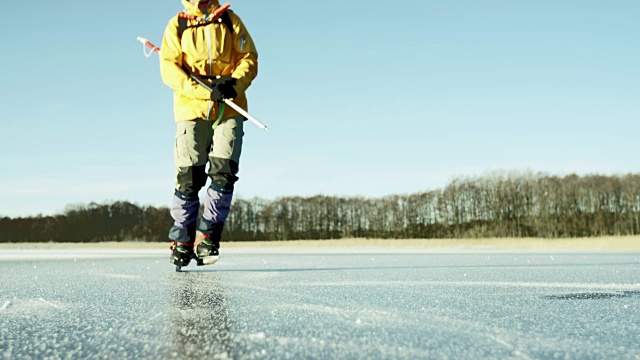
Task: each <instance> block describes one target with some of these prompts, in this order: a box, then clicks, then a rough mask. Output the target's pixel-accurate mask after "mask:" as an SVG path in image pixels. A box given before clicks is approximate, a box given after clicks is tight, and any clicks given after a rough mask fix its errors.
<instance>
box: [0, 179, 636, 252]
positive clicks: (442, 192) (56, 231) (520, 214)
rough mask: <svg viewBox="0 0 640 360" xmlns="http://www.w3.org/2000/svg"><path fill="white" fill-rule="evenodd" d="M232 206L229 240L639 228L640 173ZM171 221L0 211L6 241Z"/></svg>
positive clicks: (74, 209)
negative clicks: (12, 214)
mask: <svg viewBox="0 0 640 360" xmlns="http://www.w3.org/2000/svg"><path fill="white" fill-rule="evenodd" d="M231 209H232V210H231V214H230V216H229V219H228V221H227V224H226V226H225V233H224V239H225V240H226V241H249V240H296V239H341V238H383V239H389V238H397V239H403V238H406V239H409V238H427V239H436V238H483V237H542V238H564V237H591V236H605V235H636V234H639V233H640V217H639V212H640V174H628V175H612V176H605V175H585V176H578V175H575V174H573V175H567V176H552V175H547V174H542V173H537V174H533V173H494V174H490V175H485V176H479V177H459V178H455V179H453V180H452V181H451V182H450V183H449V184H448V185H447V186H446V187H445V188H444V189H437V190H432V191H426V192H421V193H415V194H406V195H390V196H386V197H382V198H364V197H336V196H313V197H297V196H292V197H282V198H278V199H275V200H265V199H261V198H253V199H242V198H236V199H235V200H234V203H233V206H232V208H231ZM171 224H172V219H171V217H170V216H169V210H168V208H166V207H160V208H156V207H153V206H139V205H135V204H132V203H129V202H123V201H121V202H115V203H112V204H95V203H91V204H89V205H75V206H71V207H68V209H67V210H66V211H65V212H64V213H63V214H60V215H54V216H34V217H26V218H8V217H4V218H0V242H41V241H52V242H101V241H124V240H137V241H165V240H166V235H167V231H168V229H169V227H170V226H171Z"/></svg>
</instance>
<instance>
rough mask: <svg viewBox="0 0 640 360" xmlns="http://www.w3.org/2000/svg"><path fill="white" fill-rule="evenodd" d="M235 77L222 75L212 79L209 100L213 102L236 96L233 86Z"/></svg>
mask: <svg viewBox="0 0 640 360" xmlns="http://www.w3.org/2000/svg"><path fill="white" fill-rule="evenodd" d="M236 81H237V80H236V79H234V78H232V77H231V76H222V77H219V78H217V79H215V80H214V81H213V84H212V85H211V100H213V101H215V102H223V101H224V99H235V98H236V97H237V96H238V93H237V92H236V89H234V88H233V86H234V85H235V84H236Z"/></svg>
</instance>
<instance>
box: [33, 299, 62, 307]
mask: <svg viewBox="0 0 640 360" xmlns="http://www.w3.org/2000/svg"><path fill="white" fill-rule="evenodd" d="M38 300H40V301H41V302H43V303H45V304H47V305H49V306H51V307H54V308H56V309H64V308H63V307H62V306H58V305H56V304H54V303H52V302H50V301H47V300H45V299H44V298H39V299H38Z"/></svg>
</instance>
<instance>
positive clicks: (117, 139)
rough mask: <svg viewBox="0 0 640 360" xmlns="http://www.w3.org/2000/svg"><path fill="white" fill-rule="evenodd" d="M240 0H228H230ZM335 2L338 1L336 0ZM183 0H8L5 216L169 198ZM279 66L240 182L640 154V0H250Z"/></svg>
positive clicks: (395, 177)
mask: <svg viewBox="0 0 640 360" xmlns="http://www.w3.org/2000/svg"><path fill="white" fill-rule="evenodd" d="M223 2H224V1H223ZM331 6H335V8H331ZM181 8H182V7H181V5H180V1H179V0H165V1H151V0H140V1H126V2H125V1H122V0H111V1H99V2H93V1H80V0H71V1H55V2H50V1H38V0H36V1H35V2H30V3H29V4H28V5H25V4H24V3H21V2H15V1H12V2H7V3H6V4H4V5H3V9H2V10H3V11H2V12H1V13H0V34H1V35H0V36H1V37H2V42H1V43H2V56H0V79H2V80H1V85H0V86H1V90H2V93H1V95H2V96H1V97H0V104H1V105H2V112H1V114H2V115H0V116H1V120H0V155H1V161H0V215H8V216H23V215H25V216H26V215H36V214H39V213H42V214H55V213H59V212H62V211H64V208H65V206H66V205H67V204H76V203H89V202H92V201H95V202H98V203H103V202H110V201H115V200H127V201H132V202H135V203H137V204H140V205H167V204H168V203H169V201H170V199H171V196H172V192H173V176H174V175H173V172H174V170H173V136H174V123H173V116H172V103H171V101H172V100H171V91H170V89H169V88H167V87H166V86H165V85H164V84H163V83H162V81H161V79H160V74H159V68H158V61H157V57H155V56H153V57H151V58H149V59H147V58H145V57H144V56H143V55H142V48H141V45H140V44H139V43H138V42H136V36H138V35H141V36H144V37H147V38H149V39H150V40H152V41H153V42H156V43H160V41H161V38H162V32H163V30H164V27H165V25H166V22H167V21H168V19H169V18H170V17H172V16H173V15H174V14H175V13H176V12H178V11H180V10H181ZM232 8H233V9H234V10H235V11H236V12H237V13H238V14H239V15H240V16H241V17H242V19H243V20H244V22H245V23H246V25H247V27H248V29H249V31H250V32H251V33H252V36H253V37H254V40H255V41H256V43H257V46H258V50H259V53H260V61H259V63H260V73H259V75H258V78H257V79H256V81H255V82H254V85H253V86H252V88H251V89H250V90H249V101H250V111H251V113H252V114H254V115H255V116H256V117H257V118H259V119H260V120H262V121H263V122H265V123H266V124H267V125H268V126H269V128H270V130H271V132H269V133H264V132H262V131H261V130H259V129H258V128H256V127H254V126H253V125H251V124H250V123H247V125H246V136H245V147H244V152H243V157H242V160H241V164H240V174H239V176H240V181H239V183H238V184H237V192H236V193H237V195H238V196H240V197H243V198H251V197H254V196H258V197H263V198H267V199H273V198H276V197H279V196H286V195H300V196H311V195H316V194H324V195H346V196H351V195H362V196H374V197H378V196H384V195H390V194H401V193H415V192H421V191H425V190H430V189H435V188H440V187H443V186H445V185H446V184H447V183H448V181H449V180H450V179H451V178H452V177H455V176H468V175H469V176H474V175H481V174H483V173H485V172H487V171H493V170H498V169H502V170H532V171H534V172H538V171H542V172H548V173H552V174H559V175H561V174H566V173H571V172H577V173H578V174H586V173H602V174H620V173H627V172H638V171H639V170H640V140H639V138H640V22H638V17H639V16H640V2H639V1H637V0H620V1H608V2H607V1H600V0H598V1H593V0H580V1H578V0H566V1H551V0H541V1H530V2H522V1H507V0H486V1H477V0H460V1H448V0H436V1H418V0H412V1H409V0H404V1H402V0H401V1H394V2H387V3H384V5H383V3H382V2H374V1H363V0H345V1H341V2H337V1H336V2H312V1H299V0H280V1H264V0H261V1H258V0H235V1H232Z"/></svg>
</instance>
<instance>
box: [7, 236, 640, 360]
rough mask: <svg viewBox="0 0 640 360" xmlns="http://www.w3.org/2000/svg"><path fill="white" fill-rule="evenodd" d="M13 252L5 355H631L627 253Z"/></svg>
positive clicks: (639, 292) (636, 276)
mask: <svg viewBox="0 0 640 360" xmlns="http://www.w3.org/2000/svg"><path fill="white" fill-rule="evenodd" d="M19 253H20V254H16V253H14V254H11V255H12V256H8V255H7V254H8V253H7V252H6V253H5V254H4V255H3V258H2V260H0V280H1V281H0V283H1V284H2V286H1V287H0V358H2V359H22V358H24V359H27V358H67V357H70V358H118V359H121V358H122V359H127V358H153V359H156V358H180V359H189V358H213V359H238V358H246V359H276V358H277V359H286V358H291V359H300V358H326V359H334V358H349V359H416V358H456V359H477V358H500V359H503V358H518V359H526V358H555V357H560V358H616V359H637V358H639V357H640V346H639V345H638V341H637V339H638V338H640V322H639V321H638V319H640V253H637V252H624V251H618V252H601V253H598V252H593V251H591V252H552V253H551V252H516V253H514V252H509V253H506V252H459V253H456V252H444V253H401V252H395V253H390V254H384V253H381V252H375V254H374V255H372V252H371V251H367V250H363V251H360V252H359V251H355V250H350V251H349V253H345V252H341V253H336V254H332V253H330V252H328V251H326V250H324V251H322V252H314V251H313V250H307V251H305V252H291V253H275V252H272V253H251V252H249V251H227V252H225V251H224V249H223V252H222V254H221V257H220V261H218V263H216V264H215V265H213V266H210V267H196V266H189V267H187V268H185V270H187V272H184V273H176V272H174V267H173V266H172V265H171V264H169V261H168V250H167V251H162V252H155V251H142V252H132V251H115V252H114V251H107V252H105V251H86V250H85V251H71V252H59V253H56V252H51V251H25V252H19ZM16 257H17V258H16ZM7 258H11V259H13V260H12V261H8V260H7Z"/></svg>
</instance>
